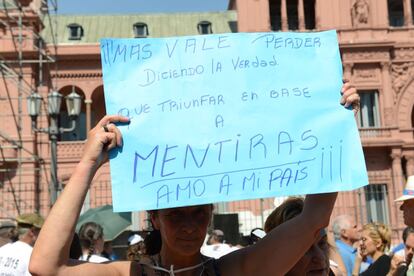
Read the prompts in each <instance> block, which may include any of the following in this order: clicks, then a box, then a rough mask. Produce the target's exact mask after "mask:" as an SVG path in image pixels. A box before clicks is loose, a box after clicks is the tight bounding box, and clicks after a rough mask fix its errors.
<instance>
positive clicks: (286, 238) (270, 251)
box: [219, 193, 337, 276]
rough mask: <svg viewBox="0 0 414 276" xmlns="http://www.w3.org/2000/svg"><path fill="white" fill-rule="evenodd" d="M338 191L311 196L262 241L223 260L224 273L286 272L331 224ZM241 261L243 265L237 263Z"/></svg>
mask: <svg viewBox="0 0 414 276" xmlns="http://www.w3.org/2000/svg"><path fill="white" fill-rule="evenodd" d="M336 197H337V193H329V194H315V195H308V196H306V199H305V205H304V209H303V212H302V213H301V214H300V215H298V216H297V217H295V218H293V219H291V220H288V221H287V222H285V223H283V224H281V225H279V226H278V227H276V228H275V229H273V230H272V231H271V232H270V233H268V234H267V235H266V237H265V238H263V239H262V240H261V241H260V242H258V243H256V244H255V245H253V246H251V247H247V248H245V249H241V250H239V251H235V252H234V253H232V254H229V255H226V256H224V257H222V258H221V259H220V261H219V262H220V270H221V272H222V274H223V275H247V276H249V275H252V276H253V275H255V276H257V275H284V274H286V273H287V272H288V271H289V270H290V269H291V268H292V267H293V266H294V265H295V264H296V262H297V261H298V260H299V259H300V258H301V257H302V256H303V254H304V252H306V251H307V250H308V249H309V248H310V247H311V245H312V243H314V241H315V240H316V238H317V237H319V235H320V230H321V229H322V228H324V227H326V226H328V224H329V218H330V216H331V212H332V209H333V206H334V204H335V200H336ZM235 264H240V265H237V266H236V265H235Z"/></svg>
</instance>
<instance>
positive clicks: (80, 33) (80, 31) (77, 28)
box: [67, 23, 83, 40]
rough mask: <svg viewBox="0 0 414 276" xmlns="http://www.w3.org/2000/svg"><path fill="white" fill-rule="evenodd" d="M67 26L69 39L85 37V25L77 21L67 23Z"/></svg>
mask: <svg viewBox="0 0 414 276" xmlns="http://www.w3.org/2000/svg"><path fill="white" fill-rule="evenodd" d="M67 28H68V30H69V38H68V39H69V40H81V39H82V37H83V27H82V26H81V25H79V24H77V23H71V24H69V25H67ZM74 31H75V32H76V35H73V34H74Z"/></svg>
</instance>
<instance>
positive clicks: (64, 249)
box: [29, 116, 129, 275]
mask: <svg viewBox="0 0 414 276" xmlns="http://www.w3.org/2000/svg"><path fill="white" fill-rule="evenodd" d="M117 122H128V118H125V117H121V116H105V117H104V118H103V119H102V120H101V121H100V122H99V123H98V124H97V126H96V127H95V128H93V129H92V130H91V131H90V132H89V134H88V139H87V141H86V143H85V147H84V151H83V156H82V159H81V161H80V162H79V164H78V165H77V166H76V169H75V171H74V172H73V174H72V176H71V178H70V180H69V183H68V184H67V185H66V187H65V189H64V190H63V193H62V194H61V195H60V196H59V198H58V200H57V201H56V203H55V204H54V206H53V208H52V210H51V211H50V213H49V215H48V217H47V219H46V222H45V224H44V225H43V227H42V230H41V231H40V234H39V238H38V239H37V241H36V244H35V246H34V249H33V253H32V256H31V259H30V264H29V270H30V272H31V273H32V274H33V275H76V274H79V273H80V272H82V274H84V275H117V273H116V271H118V270H119V269H121V268H124V269H128V267H129V263H125V264H121V263H118V264H106V265H99V264H91V263H84V264H81V263H80V262H73V261H71V263H69V249H70V244H71V242H72V237H73V233H74V231H75V225H76V221H77V220H78V217H79V213H80V210H81V208H82V204H83V201H84V199H85V196H86V193H87V191H88V189H89V185H90V183H91V181H92V178H93V176H94V175H95V173H96V171H97V169H98V168H99V167H100V166H101V165H102V164H103V163H104V162H105V161H106V160H107V152H108V151H109V150H111V149H113V148H115V147H116V146H121V145H122V138H121V133H120V132H119V130H118V128H117V127H116V126H115V125H114V123H117ZM104 126H105V127H106V130H108V131H106V130H105V129H104V128H103V127H104ZM88 271H89V273H88Z"/></svg>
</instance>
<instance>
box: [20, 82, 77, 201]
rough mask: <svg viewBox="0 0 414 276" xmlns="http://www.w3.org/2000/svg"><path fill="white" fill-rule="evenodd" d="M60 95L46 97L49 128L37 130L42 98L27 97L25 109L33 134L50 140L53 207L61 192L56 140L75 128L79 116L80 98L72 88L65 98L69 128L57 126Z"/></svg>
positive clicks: (50, 187) (35, 95)
mask: <svg viewBox="0 0 414 276" xmlns="http://www.w3.org/2000/svg"><path fill="white" fill-rule="evenodd" d="M62 98H63V96H62V94H60V93H59V92H57V91H52V92H50V93H49V95H48V96H47V100H48V102H47V111H48V115H49V119H50V120H49V127H48V128H37V116H38V115H39V113H40V105H41V103H42V101H43V99H42V97H41V96H40V95H39V94H38V93H36V92H34V93H32V94H31V95H30V96H29V97H27V107H28V111H29V115H30V117H31V118H32V130H33V131H35V132H42V133H47V134H49V140H50V148H51V150H50V153H51V162H50V178H51V180H52V182H51V184H50V185H49V192H50V203H51V205H53V204H54V203H55V202H56V199H57V193H58V191H60V190H61V186H60V185H59V183H58V180H57V138H58V135H59V134H62V133H65V132H72V131H73V130H74V129H75V127H76V119H77V117H78V116H79V114H80V109H81V104H82V98H81V96H79V95H78V94H77V93H76V92H75V87H73V86H72V92H71V93H70V94H69V95H68V96H66V97H65V100H66V108H67V110H68V115H69V118H70V119H71V122H72V123H71V126H70V127H69V128H62V127H59V125H58V116H59V114H60V105H61V103H62Z"/></svg>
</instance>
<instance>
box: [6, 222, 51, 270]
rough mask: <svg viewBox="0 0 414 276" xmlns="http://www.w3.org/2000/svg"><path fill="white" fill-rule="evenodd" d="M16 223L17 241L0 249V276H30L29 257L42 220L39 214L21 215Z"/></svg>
mask: <svg viewBox="0 0 414 276" xmlns="http://www.w3.org/2000/svg"><path fill="white" fill-rule="evenodd" d="M16 221H17V232H18V240H17V241H15V242H13V243H7V244H5V245H3V246H2V247H0V275H13V276H20V275H30V273H29V270H28V268H29V260H30V255H31V254H32V250H33V246H34V245H35V243H36V240H37V238H38V235H39V232H40V229H41V228H42V225H43V222H44V219H43V217H41V216H40V215H39V214H23V215H20V216H18V217H17V218H16Z"/></svg>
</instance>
